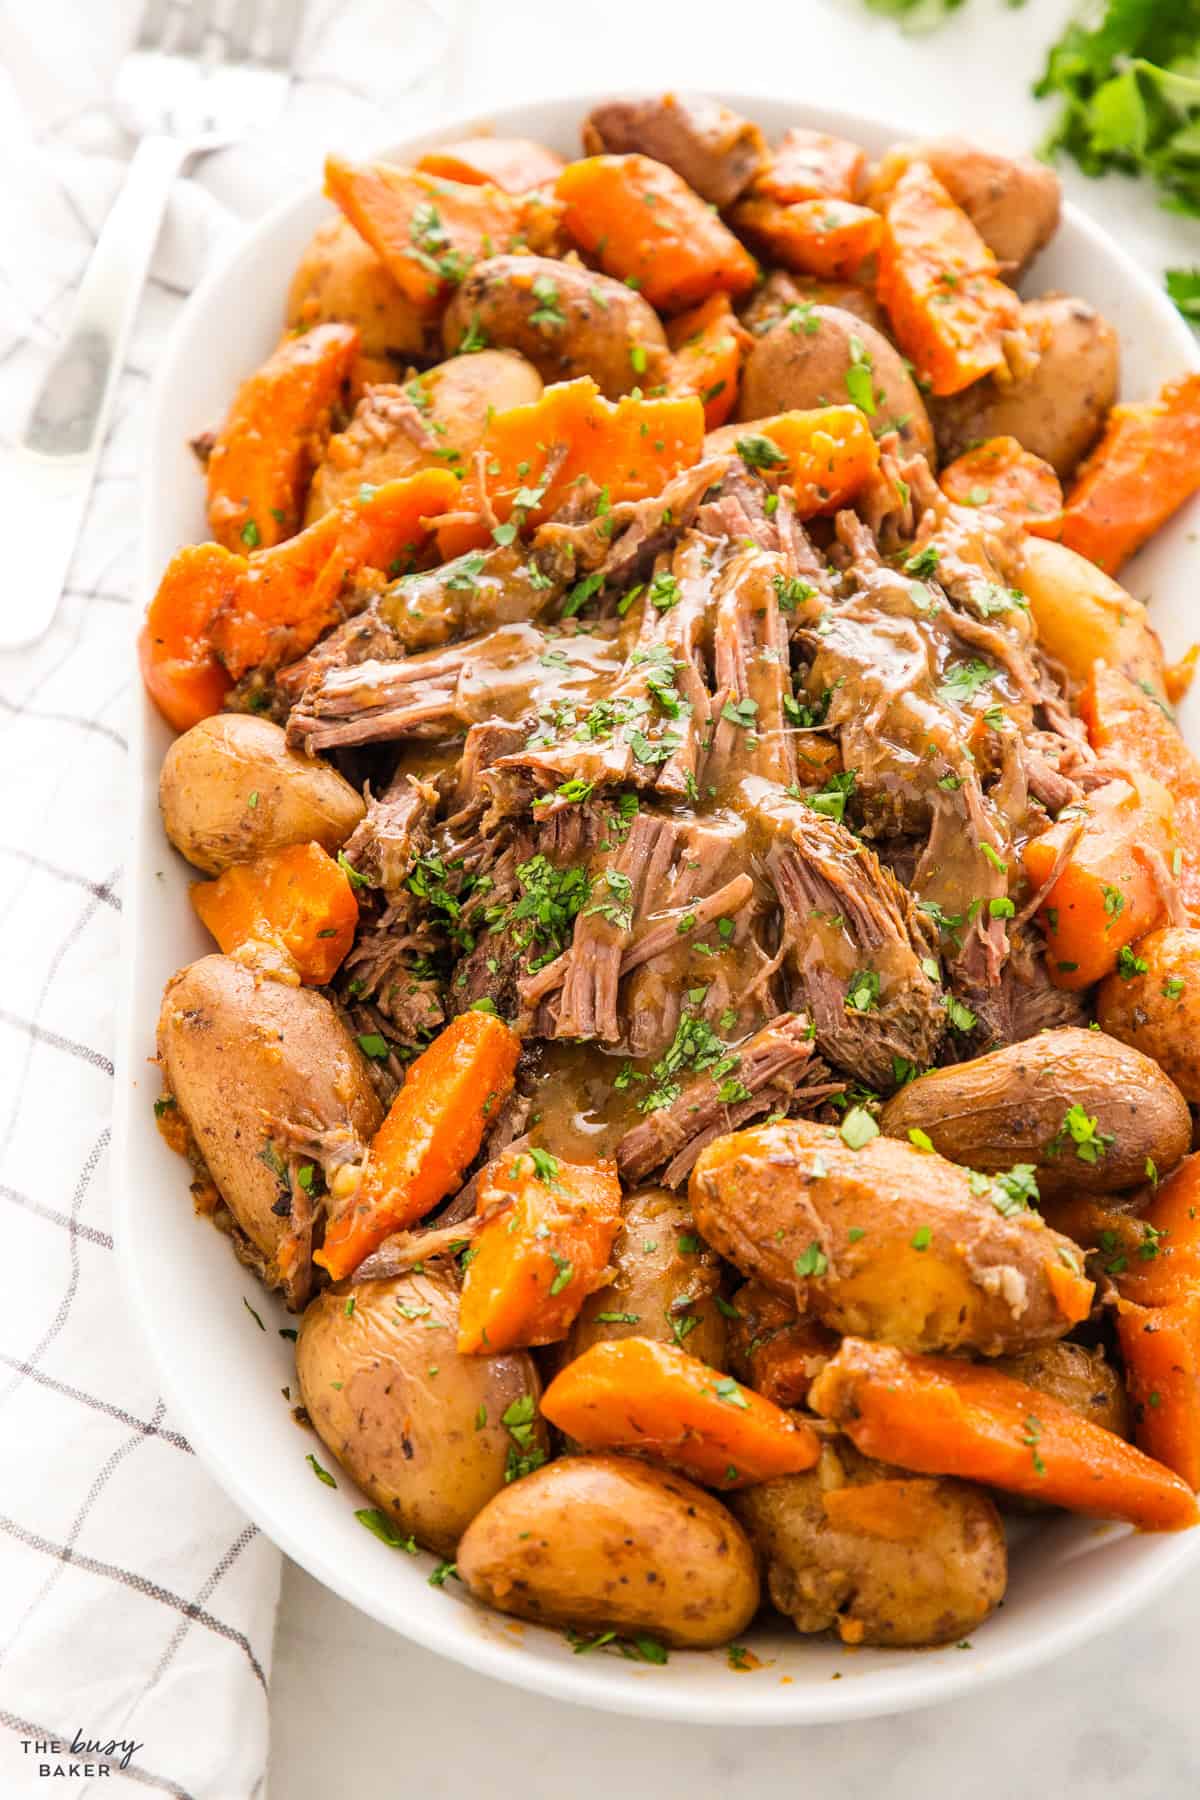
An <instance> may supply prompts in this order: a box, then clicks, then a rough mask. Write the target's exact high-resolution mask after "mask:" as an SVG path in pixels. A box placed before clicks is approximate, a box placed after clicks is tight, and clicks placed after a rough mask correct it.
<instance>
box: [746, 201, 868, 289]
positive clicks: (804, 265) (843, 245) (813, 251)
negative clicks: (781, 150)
mask: <svg viewBox="0 0 1200 1800" xmlns="http://www.w3.org/2000/svg"><path fill="white" fill-rule="evenodd" d="M730 218H731V219H732V221H733V223H734V224H735V225H736V226H737V228H738V230H739V231H740V232H742V233H744V235H745V236H746V237H747V238H748V239H749V240H750V243H751V244H752V245H753V246H754V248H755V249H756V250H757V251H758V252H759V253H760V255H762V256H764V257H765V258H767V260H768V261H770V262H775V263H781V264H782V266H783V267H784V268H785V269H794V270H796V271H797V272H798V273H799V274H802V275H815V276H817V277H818V279H820V280H821V281H852V280H853V279H854V277H855V275H856V274H857V273H858V271H859V270H860V269H861V268H862V265H863V264H864V263H865V262H866V260H867V258H868V257H870V256H874V254H875V252H876V251H877V250H878V248H879V242H880V237H881V235H882V232H883V220H882V219H881V218H880V216H879V214H878V213H877V212H872V210H871V208H870V207H869V206H855V205H854V204H853V202H852V201H850V200H797V201H795V202H793V203H792V204H791V205H790V206H781V205H780V204H779V203H778V201H775V200H759V199H755V198H754V197H753V196H752V197H751V198H750V199H748V200H743V201H742V202H741V203H740V204H739V205H738V206H735V207H734V209H733V212H732V213H731V214H730Z"/></svg>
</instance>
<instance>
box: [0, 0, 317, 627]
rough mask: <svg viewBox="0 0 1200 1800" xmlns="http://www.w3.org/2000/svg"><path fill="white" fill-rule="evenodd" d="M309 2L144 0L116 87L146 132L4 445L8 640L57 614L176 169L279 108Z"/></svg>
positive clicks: (128, 121)
mask: <svg viewBox="0 0 1200 1800" xmlns="http://www.w3.org/2000/svg"><path fill="white" fill-rule="evenodd" d="M302 11H303V0H145V6H144V9H143V12H142V19H141V25H140V28H139V31H138V37H137V42H136V44H135V46H134V48H133V49H132V50H131V51H130V52H129V54H128V55H127V56H126V57H125V59H124V61H123V62H122V63H121V66H120V69H119V70H118V73H117V81H116V89H115V103H116V109H117V112H118V114H119V116H120V118H121V122H122V124H124V125H125V126H126V127H127V128H128V129H129V130H130V131H132V132H135V133H137V135H138V137H139V140H140V141H139V143H138V146H137V149H136V151H135V152H134V155H133V158H132V160H131V162H130V164H129V171H128V174H127V175H126V177H125V185H124V187H123V188H122V189H121V192H120V194H119V195H118V196H117V199H116V201H115V203H114V205H113V208H112V211H111V212H110V213H109V215H108V218H107V219H106V220H105V222H104V228H103V230H102V231H101V233H100V237H99V239H98V241H97V243H96V247H95V250H94V251H93V252H92V257H91V260H90V262H89V263H88V266H87V269H86V270H85V272H84V277H83V282H82V284H81V286H80V289H79V293H78V296H77V297H76V301H75V306H74V309H73V312H72V315H71V321H70V324H69V326H68V329H67V334H66V337H65V339H64V341H63V343H62V345H61V346H60V347H59V349H58V351H57V352H56V354H55V356H54V359H53V361H52V363H51V365H50V368H49V369H48V370H47V373H46V376H45V379H44V381H43V383H42V386H41V388H40V390H39V392H38V395H37V398H36V399H35V401H34V403H33V409H32V411H31V413H30V415H29V420H28V423H27V424H26V426H25V430H24V432H23V434H22V436H21V439H20V441H19V443H18V445H17V447H16V448H15V449H12V450H8V451H5V452H4V453H3V455H2V456H0V542H4V543H7V544H9V545H20V544H24V545H27V546H29V550H28V551H27V552H26V554H25V556H24V557H23V562H24V565H25V566H24V568H23V569H22V570H21V573H20V578H19V579H18V580H17V581H16V582H13V583H10V588H9V591H10V593H11V594H12V595H13V596H14V600H15V602H16V604H15V605H10V606H9V607H6V608H5V609H4V611H3V613H2V614H0V648H3V649H12V648H15V647H16V646H17V645H20V644H29V643H33V642H34V641H36V639H38V638H39V637H41V636H42V634H43V633H44V632H45V631H46V630H47V629H48V628H49V626H50V623H51V621H52V620H53V618H54V614H55V611H56V609H57V607H58V602H59V598H60V596H61V594H62V590H63V586H64V583H65V581H66V576H67V570H68V566H69V564H70V560H71V556H72V554H73V552H74V548H75V542H76V539H77V537H78V535H79V527H80V524H81V522H82V519H83V514H84V509H85V508H86V506H87V499H88V495H89V493H90V492H91V486H92V479H93V476H94V475H95V472H96V463H97V461H98V459H99V455H100V450H101V447H102V445H103V443H104V437H105V432H106V430H107V428H108V422H109V417H110V414H111V409H112V399H113V393H114V390H115V388H116V382H117V376H118V375H119V374H120V371H121V367H122V365H123V363H124V361H125V351H126V348H127V346H128V342H129V334H130V331H131V329H132V326H133V321H134V318H135V317H136V315H137V309H138V302H139V300H140V298H141V294H142V289H143V287H144V285H145V280H146V273H147V270H148V268H149V266H150V258H151V255H152V254H153V251H154V245H155V243H156V241H157V238H158V233H159V228H160V226H161V224H162V219H163V213H164V211H165V210H166V204H167V200H168V198H169V196H170V192H171V188H172V186H173V185H174V182H175V178H176V176H177V175H178V174H179V172H180V170H181V169H182V167H183V165H184V163H185V162H187V161H188V159H189V158H190V157H193V156H200V155H203V154H205V153H206V152H207V151H210V150H219V149H222V148H224V147H225V146H226V145H228V144H231V143H235V142H236V141H237V140H238V139H239V138H241V137H243V136H245V135H246V134H247V132H248V131H249V130H250V129H251V127H252V126H257V125H261V124H263V123H264V122H265V121H269V120H270V119H272V118H273V117H275V116H277V115H278V114H279V113H281V112H282V111H283V107H284V104H285V102H286V99H287V92H288V69H289V66H290V62H291V56H292V51H293V49H294V47H295V43H296V39H297V37H298V35H299V30H300V23H301V18H302Z"/></svg>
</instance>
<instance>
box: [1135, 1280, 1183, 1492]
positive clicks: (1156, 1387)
mask: <svg viewBox="0 0 1200 1800" xmlns="http://www.w3.org/2000/svg"><path fill="white" fill-rule="evenodd" d="M1117 1338H1118V1341H1119V1343H1120V1345H1121V1355H1122V1356H1123V1357H1124V1359H1125V1376H1126V1380H1127V1381H1128V1383H1129V1398H1130V1400H1131V1401H1132V1402H1133V1408H1134V1417H1135V1419H1136V1426H1135V1436H1136V1438H1137V1443H1138V1447H1139V1449H1142V1450H1144V1451H1145V1452H1146V1455H1147V1456H1152V1457H1154V1458H1155V1459H1156V1460H1157V1461H1158V1462H1161V1463H1165V1464H1166V1466H1167V1468H1168V1469H1173V1470H1174V1471H1175V1473H1176V1475H1178V1476H1180V1477H1181V1478H1182V1479H1183V1480H1184V1481H1186V1482H1187V1484H1188V1486H1189V1487H1190V1488H1192V1489H1193V1490H1195V1489H1200V1290H1194V1291H1193V1292H1192V1293H1191V1294H1190V1295H1189V1297H1188V1298H1187V1299H1184V1300H1174V1301H1172V1302H1170V1304H1168V1305H1166V1306H1155V1307H1147V1306H1138V1305H1136V1304H1135V1303H1134V1302H1133V1301H1131V1300H1123V1301H1122V1302H1121V1304H1120V1308H1119V1310H1118V1312H1117Z"/></svg>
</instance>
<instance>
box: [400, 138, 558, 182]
mask: <svg viewBox="0 0 1200 1800" xmlns="http://www.w3.org/2000/svg"><path fill="white" fill-rule="evenodd" d="M417 168H418V169H421V170H422V171H423V172H424V173H425V174H426V175H441V176H444V177H445V178H446V179H447V180H449V181H461V182H465V183H466V184H467V186H471V185H476V186H482V185H483V184H484V183H485V182H489V181H490V182H491V183H492V186H493V187H498V188H501V189H503V191H504V192H505V193H506V194H527V193H528V192H529V190H530V188H536V187H550V186H551V185H552V184H553V183H554V182H555V181H557V179H558V177H559V175H560V174H561V173H562V169H563V159H562V157H561V156H560V155H559V154H558V152H557V150H551V149H550V148H549V147H548V146H547V145H546V144H539V143H536V142H535V141H534V139H533V138H499V137H473V138H461V139H460V140H459V141H458V143H456V144H441V145H439V146H438V148H437V149H436V150H427V151H426V152H425V154H424V156H422V157H420V158H419V159H418V162H417Z"/></svg>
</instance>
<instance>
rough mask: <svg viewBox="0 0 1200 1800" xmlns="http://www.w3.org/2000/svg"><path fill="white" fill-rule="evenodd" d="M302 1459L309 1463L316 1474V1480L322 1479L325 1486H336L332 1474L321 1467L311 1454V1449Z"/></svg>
mask: <svg viewBox="0 0 1200 1800" xmlns="http://www.w3.org/2000/svg"><path fill="white" fill-rule="evenodd" d="M304 1460H305V1462H306V1463H307V1464H308V1465H309V1467H310V1468H311V1470H312V1472H313V1474H314V1475H315V1476H316V1478H317V1480H318V1481H323V1482H324V1483H325V1486H326V1487H332V1488H335V1487H336V1486H337V1482H336V1481H335V1480H334V1479H333V1476H332V1475H331V1474H330V1473H329V1470H328V1469H323V1468H322V1467H321V1465H320V1463H319V1462H318V1461H317V1459H316V1457H315V1456H314V1455H313V1453H312V1451H311V1450H310V1451H309V1453H308V1455H307V1456H306V1457H305V1459H304Z"/></svg>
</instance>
